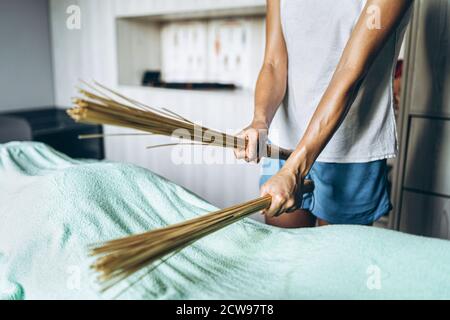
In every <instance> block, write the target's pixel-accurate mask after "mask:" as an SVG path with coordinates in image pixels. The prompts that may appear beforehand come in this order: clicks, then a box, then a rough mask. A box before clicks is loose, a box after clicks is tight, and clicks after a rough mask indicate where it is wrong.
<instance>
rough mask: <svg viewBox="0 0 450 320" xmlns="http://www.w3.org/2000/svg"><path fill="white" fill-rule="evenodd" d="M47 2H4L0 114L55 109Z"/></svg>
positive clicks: (0, 24) (0, 17)
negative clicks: (31, 109)
mask: <svg viewBox="0 0 450 320" xmlns="http://www.w3.org/2000/svg"><path fill="white" fill-rule="evenodd" d="M49 31H50V30H49V21H48V1H47V0H1V1H0V93H1V97H2V98H1V100H0V112H2V111H10V110H17V109H28V108H34V107H40V106H49V105H53V101H54V99H53V82H52V80H53V77H52V60H51V49H50V32H49Z"/></svg>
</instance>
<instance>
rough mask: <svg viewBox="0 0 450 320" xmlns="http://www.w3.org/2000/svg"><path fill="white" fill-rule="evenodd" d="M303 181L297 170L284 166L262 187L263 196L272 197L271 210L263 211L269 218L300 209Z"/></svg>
mask: <svg viewBox="0 0 450 320" xmlns="http://www.w3.org/2000/svg"><path fill="white" fill-rule="evenodd" d="M302 184H303V181H302V179H301V178H300V176H299V175H298V174H297V172H296V171H295V170H292V169H291V168H289V167H288V166H284V167H283V168H281V170H280V171H279V172H278V173H277V174H276V175H274V176H273V177H272V178H270V179H269V181H267V182H266V183H265V184H264V185H263V186H262V187H261V196H266V195H270V196H272V202H271V204H270V208H269V209H266V210H264V211H263V213H264V214H266V215H267V216H269V217H275V216H279V215H281V214H283V213H285V212H291V211H294V210H296V209H298V206H299V205H300V204H298V203H297V200H298V199H299V198H300V199H301V197H300V195H301V188H302Z"/></svg>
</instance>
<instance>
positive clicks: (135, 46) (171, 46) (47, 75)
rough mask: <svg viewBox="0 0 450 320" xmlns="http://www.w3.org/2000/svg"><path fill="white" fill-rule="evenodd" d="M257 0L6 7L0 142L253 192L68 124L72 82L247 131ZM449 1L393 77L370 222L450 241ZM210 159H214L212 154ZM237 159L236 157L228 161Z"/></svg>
mask: <svg viewBox="0 0 450 320" xmlns="http://www.w3.org/2000/svg"><path fill="white" fill-rule="evenodd" d="M264 14H265V0H239V1H237V0H235V1H233V0H231V1H230V0H227V1H223V0H182V1H181V0H165V1H160V0H78V1H75V0H0V43H1V46H0V90H1V97H2V99H1V100H0V143H6V142H8V141H16V140H25V141H42V142H45V143H48V144H49V145H51V146H53V147H54V148H56V149H58V150H60V151H62V152H64V153H66V154H68V155H69V156H72V157H76V158H93V159H107V160H113V161H122V162H129V163H134V164H137V165H140V166H143V167H145V168H148V169H150V170H152V171H154V172H156V173H158V174H160V175H162V176H165V177H167V178H168V179H170V180H173V181H175V182H176V183H178V184H180V185H182V186H184V187H186V188H188V189H190V190H192V191H193V192H195V193H197V194H199V195H200V196H202V197H203V198H205V199H206V200H208V201H210V202H211V203H213V204H215V205H217V206H219V207H225V206H229V205H233V204H236V203H238V202H242V201H245V200H248V199H251V198H253V197H255V196H257V195H258V189H259V188H258V180H259V171H260V168H259V166H258V165H248V164H242V163H235V164H227V165H223V162H224V161H226V159H224V157H223V156H220V155H217V156H216V160H217V161H216V163H215V164H214V163H213V164H208V165H206V164H204V163H201V162H199V163H197V164H196V163H194V164H190V165H174V163H172V162H171V161H169V159H170V157H171V152H172V151H171V149H167V148H166V149H164V148H161V149H151V150H147V149H146V146H148V145H154V144H158V143H165V142H168V141H167V138H158V137H108V138H105V139H99V140H78V139H77V137H78V135H79V134H84V133H102V132H104V133H124V132H127V133H128V132H130V130H126V129H119V128H113V127H101V126H86V125H80V124H75V123H74V122H73V121H71V120H70V119H68V118H67V116H66V115H65V111H64V109H66V108H68V107H70V106H71V98H72V97H74V96H76V95H77V92H76V88H75V87H76V85H78V84H79V79H84V80H87V81H90V80H92V79H95V80H97V81H99V82H101V83H103V84H105V85H107V86H109V87H111V88H116V89H118V90H119V91H120V92H121V93H123V94H125V95H128V96H130V97H133V98H135V99H137V100H140V101H142V102H144V103H146V104H149V105H152V106H156V107H166V108H169V109H171V110H173V111H175V112H177V113H179V114H181V115H183V116H185V117H187V118H189V119H190V120H193V121H194V122H199V123H201V124H202V125H205V126H208V127H212V128H215V129H220V130H223V131H227V132H231V133H234V132H237V131H238V130H239V129H241V128H242V127H244V126H246V125H247V124H248V123H249V122H250V120H251V117H252V112H253V90H254V86H255V82H256V77H257V74H258V71H259V67H260V65H261V62H262V57H263V49H264V28H265V27H264V25H265V18H264ZM449 14H450V1H448V0H416V3H415V9H414V15H413V19H412V22H411V25H410V27H409V30H408V33H407V37H406V39H405V43H404V46H403V49H402V53H401V56H400V60H399V63H398V65H397V69H396V73H395V79H396V80H395V83H394V88H393V90H394V91H395V97H396V99H395V100H396V101H395V107H396V114H397V122H398V131H399V142H400V150H399V156H398V157H397V159H394V160H392V161H390V166H391V172H390V182H391V192H392V199H393V204H394V210H393V211H392V212H391V214H390V215H389V216H387V217H385V218H383V219H382V220H381V221H380V222H379V223H378V224H377V226H379V227H386V228H392V229H396V230H401V231H405V232H409V233H414V234H422V235H427V236H432V237H440V238H447V239H450V223H449V220H450V97H449V90H448V89H449V86H450V85H449V82H450V80H449V74H450V72H449V63H448V60H449V53H450V48H449V34H450V31H449V29H450V28H449V21H450V19H449ZM206 152H209V151H206ZM225 157H226V158H228V159H230V158H231V159H232V158H233V156H232V154H231V152H229V153H228V154H227V155H225Z"/></svg>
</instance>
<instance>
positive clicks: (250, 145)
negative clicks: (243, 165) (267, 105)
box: [234, 120, 269, 163]
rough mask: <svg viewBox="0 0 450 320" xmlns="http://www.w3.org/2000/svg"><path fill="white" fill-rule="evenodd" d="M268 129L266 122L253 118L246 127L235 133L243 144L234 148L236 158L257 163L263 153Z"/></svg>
mask: <svg viewBox="0 0 450 320" xmlns="http://www.w3.org/2000/svg"><path fill="white" fill-rule="evenodd" d="M268 131H269V128H268V125H267V123H266V122H264V121H257V120H253V121H252V123H251V124H250V125H249V126H248V127H246V128H245V129H244V130H242V131H241V132H240V133H238V134H237V137H239V138H242V139H244V141H245V146H237V147H236V148H235V149H234V155H235V156H236V158H237V159H244V160H245V161H247V162H256V163H259V161H260V160H261V157H262V155H264V154H265V150H266V146H267V135H268ZM262 151H264V152H262Z"/></svg>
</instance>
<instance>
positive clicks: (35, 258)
mask: <svg viewBox="0 0 450 320" xmlns="http://www.w3.org/2000/svg"><path fill="white" fill-rule="evenodd" d="M214 210H217V208H215V207H214V206H212V205H211V204H209V203H207V202H206V201H204V200H202V199H201V198H199V197H198V196H196V195H195V194H192V193H191V192H189V191H188V190H186V189H184V188H182V187H180V186H178V185H176V184H175V183H173V182H170V181H168V180H166V179H164V178H163V177H160V176H158V175H156V174H154V173H152V172H151V171H149V170H146V169H143V168H140V167H137V166H134V165H131V164H124V163H113V162H107V161H103V162H98V161H89V160H75V159H71V158H69V157H67V156H65V155H63V154H61V153H59V152H57V151H55V150H53V149H52V148H50V147H48V146H46V145H45V144H41V143H33V142H22V143H19V142H12V143H8V144H3V145H0V299H111V298H117V299H449V298H450V242H449V241H445V240H439V239H431V238H425V237H419V236H413V235H408V234H404V233H400V232H397V231H391V230H385V229H378V228H374V227H365V226H349V225H335V226H327V227H320V228H304V229H281V228H277V227H272V226H268V225H264V224H262V223H260V222H257V221H255V220H253V219H251V218H247V219H244V220H242V221H240V222H238V223H236V224H233V225H231V226H229V227H227V228H225V229H223V230H220V231H218V232H216V233H214V234H212V235H209V236H207V237H206V238H203V239H201V240H199V241H197V242H196V243H194V244H193V245H191V246H189V247H187V248H185V249H184V250H182V251H180V252H179V253H178V254H176V255H173V256H171V257H170V258H169V259H167V260H166V261H165V262H164V263H162V264H160V265H158V266H157V267H156V268H153V269H150V267H149V268H147V269H144V270H142V272H138V273H137V274H135V275H133V276H131V277H129V278H128V279H126V280H125V281H123V282H121V283H119V284H118V285H117V286H115V287H113V288H112V289H110V290H108V291H106V292H101V291H100V290H99V286H98V283H97V282H96V275H95V274H94V273H93V271H92V270H91V269H90V268H89V266H90V264H91V263H92V262H93V258H92V257H89V256H88V255H87V253H88V250H87V248H88V246H89V245H90V244H93V243H98V242H101V241H105V240H110V239H115V238H118V237H123V236H127V235H131V234H137V233H141V232H145V231H147V230H151V229H155V228H159V227H162V226H167V225H170V224H173V223H176V222H179V221H184V220H186V219H190V218H193V217H196V216H199V215H202V214H205V213H207V212H210V211H214Z"/></svg>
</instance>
